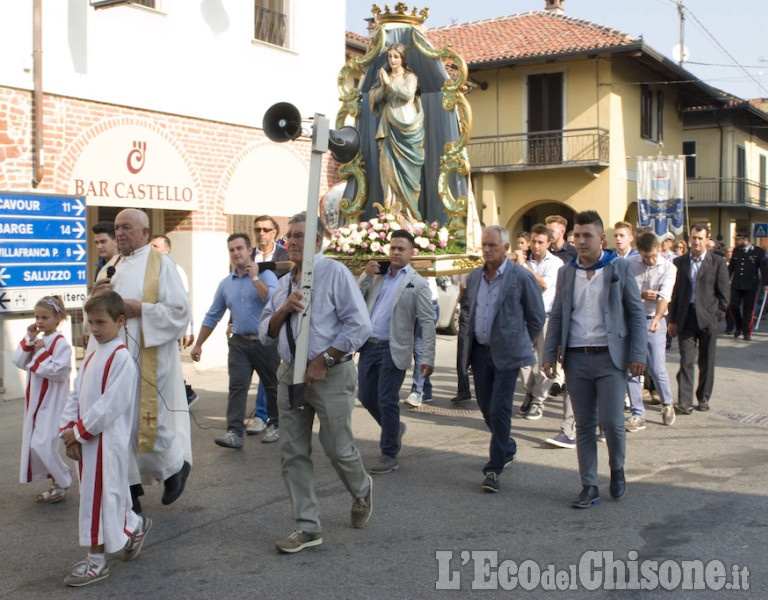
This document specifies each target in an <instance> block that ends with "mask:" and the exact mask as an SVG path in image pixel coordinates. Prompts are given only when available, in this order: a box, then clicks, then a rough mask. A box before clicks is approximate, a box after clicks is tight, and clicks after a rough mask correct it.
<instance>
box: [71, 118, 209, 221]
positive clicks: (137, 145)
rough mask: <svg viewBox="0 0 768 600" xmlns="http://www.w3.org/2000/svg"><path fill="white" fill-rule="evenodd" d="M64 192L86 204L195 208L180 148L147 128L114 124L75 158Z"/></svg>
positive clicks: (195, 196) (191, 180)
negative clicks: (80, 197)
mask: <svg viewBox="0 0 768 600" xmlns="http://www.w3.org/2000/svg"><path fill="white" fill-rule="evenodd" d="M68 191H69V193H71V194H72V195H75V196H85V198H86V203H87V204H88V205H89V206H130V207H133V208H160V209H170V210H197V208H198V195H199V193H198V190H197V186H196V185H195V182H194V178H193V176H192V173H191V171H190V166H189V165H188V163H187V161H185V158H184V155H183V152H182V151H181V150H180V149H179V148H178V147H177V146H176V145H175V144H174V143H173V142H172V141H170V140H168V139H166V138H165V137H163V136H162V135H160V134H159V133H157V132H155V131H153V130H152V129H150V128H149V127H142V126H140V125H117V126H115V127H112V128H110V129H107V130H105V131H104V132H102V133H100V134H98V135H97V136H95V137H94V138H93V139H91V140H90V141H89V142H88V143H87V145H86V146H85V147H84V148H83V150H82V152H81V153H80V155H79V156H78V158H77V160H76V162H75V167H74V169H73V170H72V176H71V178H70V181H69V190H68Z"/></svg>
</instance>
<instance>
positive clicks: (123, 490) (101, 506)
mask: <svg viewBox="0 0 768 600" xmlns="http://www.w3.org/2000/svg"><path fill="white" fill-rule="evenodd" d="M85 313H86V318H87V320H88V324H89V325H90V329H91V335H92V336H93V337H94V338H95V339H96V341H97V342H98V345H97V346H96V347H95V348H94V349H93V351H92V352H90V353H89V354H88V355H87V356H86V357H85V360H84V361H83V366H82V367H81V368H80V371H79V373H78V374H77V378H76V379H75V383H74V386H73V389H72V393H71V394H70V396H69V400H68V401H67V405H66V407H65V409H64V412H63V413H62V416H61V438H62V439H63V440H64V443H65V445H66V447H67V456H69V457H70V458H72V459H73V460H77V461H78V467H79V468H78V474H79V477H80V528H79V529H80V535H79V537H80V545H82V546H87V547H89V548H90V551H89V553H88V556H87V557H86V558H85V560H82V561H80V562H79V563H77V564H76V565H75V566H74V568H73V570H72V573H70V574H69V575H68V576H67V577H66V578H65V579H64V583H66V584H67V585H69V586H73V587H80V586H83V585H88V584H90V583H95V582H96V581H100V580H101V579H105V578H106V577H109V566H108V564H107V560H106V553H113V552H118V551H119V550H123V551H124V556H123V558H124V559H125V560H134V559H135V558H136V557H137V556H138V555H139V552H140V551H141V547H142V545H143V543H144V539H145V536H146V534H147V532H148V531H149V529H150V528H151V527H152V521H151V520H150V519H149V518H148V517H141V516H139V515H137V514H136V513H134V512H133V510H132V509H131V494H130V489H129V476H128V468H129V461H130V459H131V430H132V423H133V417H134V402H135V387H136V377H137V371H136V367H135V365H134V363H133V358H132V357H131V355H130V353H129V352H128V350H127V349H126V347H125V344H124V343H123V339H122V338H121V337H120V329H121V328H122V327H123V326H124V325H125V304H124V303H123V299H122V298H121V297H120V295H119V294H117V293H115V292H104V293H102V294H99V295H97V296H92V297H91V298H90V300H88V302H86V304H85Z"/></svg>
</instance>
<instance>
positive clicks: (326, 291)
mask: <svg viewBox="0 0 768 600" xmlns="http://www.w3.org/2000/svg"><path fill="white" fill-rule="evenodd" d="M311 218H313V217H311ZM306 219H307V216H306V214H303V213H302V214H298V215H294V216H293V217H291V219H290V220H289V221H288V232H287V233H286V236H285V239H286V240H287V244H288V254H289V256H290V259H291V260H292V261H293V262H294V263H295V267H294V268H293V269H291V271H290V272H289V273H288V274H287V275H286V276H285V277H283V278H281V279H280V281H279V282H278V284H277V287H276V289H275V293H274V295H273V297H272V299H271V300H270V301H269V302H268V303H267V306H266V307H265V308H264V312H263V313H262V315H261V322H260V323H259V337H260V340H261V342H262V343H263V344H275V343H276V344H277V347H278V352H279V354H280V358H281V359H282V362H281V363H280V367H279V368H278V370H277V379H278V389H277V406H278V409H279V411H280V430H281V436H280V451H281V459H282V472H283V480H284V481H285V485H286V488H287V489H288V493H289V495H290V497H291V504H292V506H293V516H294V519H295V520H296V530H295V531H294V532H293V533H292V534H290V535H289V536H287V537H286V538H284V539H281V540H278V541H277V543H276V544H275V546H276V547H277V550H278V551H279V552H285V553H294V552H299V551H301V550H304V549H305V548H309V547H312V546H319V545H320V544H322V543H323V537H322V529H321V526H320V511H319V502H318V498H317V495H316V494H315V490H314V476H313V465H312V457H311V452H312V424H313V422H314V420H315V415H317V418H318V419H319V421H320V443H321V444H322V446H323V450H324V451H325V454H326V456H328V459H329V460H330V461H331V464H332V465H333V467H334V469H335V470H336V473H338V475H339V478H340V479H341V480H342V482H343V483H344V487H346V489H347V491H349V493H350V494H351V496H352V498H353V500H352V509H351V513H350V518H351V525H352V527H356V528H359V527H363V526H364V525H365V524H366V523H367V522H368V519H369V518H370V516H371V512H372V509H373V504H372V500H373V495H372V489H373V481H372V479H371V477H370V475H368V473H366V471H365V468H364V467H363V461H362V458H361V456H360V452H359V451H358V449H357V448H356V447H355V444H354V440H353V439H352V426H351V418H352V408H353V406H354V403H355V381H356V379H357V376H356V369H355V363H354V361H352V360H351V359H352V354H353V353H354V352H356V351H357V350H358V349H359V348H360V347H361V346H362V345H363V343H364V342H365V341H366V340H367V339H368V338H369V337H370V335H371V320H370V318H369V317H368V311H367V310H366V308H365V302H364V301H363V296H362V294H360V290H359V289H358V287H357V282H356V281H355V278H354V277H353V276H352V273H351V272H350V271H349V269H347V267H345V266H344V265H343V264H341V263H340V262H337V261H334V260H332V259H330V258H327V257H325V256H323V255H322V254H321V253H320V248H321V244H322V240H323V231H324V230H325V226H324V224H323V221H322V220H321V219H319V218H318V223H317V236H316V238H315V239H313V240H305V239H304V231H305V226H306ZM305 243H311V244H313V247H314V249H315V253H316V254H315V257H314V266H313V285H312V295H311V311H310V319H309V336H308V349H307V359H308V362H307V368H306V374H305V377H304V384H305V389H304V398H303V400H304V402H303V407H302V409H301V410H296V409H295V408H292V407H291V404H290V395H289V386H291V384H292V383H293V364H294V356H295V354H296V349H295V347H296V346H295V344H296V336H297V334H298V328H299V314H300V313H301V312H302V311H303V310H304V296H303V294H302V292H301V290H300V283H301V274H302V267H303V258H304V244H305Z"/></svg>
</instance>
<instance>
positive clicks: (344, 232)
mask: <svg viewBox="0 0 768 600" xmlns="http://www.w3.org/2000/svg"><path fill="white" fill-rule="evenodd" d="M398 229H404V230H405V231H408V232H409V233H411V234H412V235H413V237H414V242H415V247H414V249H413V254H414V255H417V254H455V253H461V252H463V249H462V248H460V247H459V243H458V242H457V241H456V240H455V238H454V236H452V235H450V234H449V232H448V228H446V227H441V226H440V224H439V223H438V222H437V221H433V222H432V223H422V222H418V223H403V224H402V225H401V224H400V223H398V222H397V220H396V218H395V217H394V216H393V215H390V214H386V213H379V215H378V217H375V218H373V219H371V220H370V221H361V222H360V223H358V224H357V225H353V226H348V227H340V228H339V229H337V230H336V231H335V232H334V233H333V235H332V236H331V243H330V244H329V246H328V249H327V250H326V253H327V254H331V255H342V256H354V255H358V256H377V255H386V256H389V240H390V238H391V237H392V232H393V231H397V230H398Z"/></svg>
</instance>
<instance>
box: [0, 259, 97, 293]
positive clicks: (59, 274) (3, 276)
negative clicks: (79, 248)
mask: <svg viewBox="0 0 768 600" xmlns="http://www.w3.org/2000/svg"><path fill="white" fill-rule="evenodd" d="M87 284H88V276H87V275H86V269H85V265H84V264H83V265H74V266H72V265H23V266H12V267H0V288H23V287H37V286H62V285H87Z"/></svg>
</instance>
